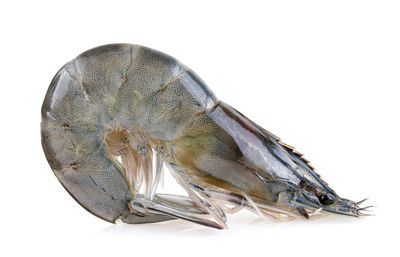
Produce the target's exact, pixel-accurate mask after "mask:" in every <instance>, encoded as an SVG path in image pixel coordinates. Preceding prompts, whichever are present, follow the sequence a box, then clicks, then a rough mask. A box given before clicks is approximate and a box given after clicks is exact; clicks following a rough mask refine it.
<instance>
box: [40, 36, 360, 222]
mask: <svg viewBox="0 0 400 257" xmlns="http://www.w3.org/2000/svg"><path fill="white" fill-rule="evenodd" d="M41 135H42V145H43V149H44V152H45V155H46V158H47V160H48V162H49V164H50V166H51V168H52V169H53V171H54V174H55V175H56V176H57V178H58V179H59V181H60V182H61V184H62V185H63V186H64V187H65V189H66V190H67V191H68V192H69V193H70V194H71V196H72V197H73V198H74V199H75V200H76V201H77V202H78V203H79V204H80V205H82V206H83V207H84V208H85V209H86V210H88V211H89V212H91V213H93V214H94V215H96V216H98V217H100V218H102V219H104V220H106V221H109V222H116V221H122V222H125V223H149V222H158V221H165V220H170V219H174V218H180V219H184V220H187V221H191V222H195V223H198V224H202V225H206V226H210V227H214V228H226V221H227V219H226V213H233V212H236V211H238V210H240V209H247V210H250V211H252V212H254V213H256V214H258V215H260V216H262V217H264V218H266V219H268V220H279V219H291V218H296V217H297V218H305V219H308V218H309V217H310V216H312V215H315V214H316V213H337V214H345V215H351V216H362V215H365V214H363V213H362V210H363V209H365V208H361V207H359V205H360V202H361V201H360V202H353V201H351V200H347V199H344V198H341V197H339V196H338V195H337V194H336V193H335V192H334V191H333V190H332V189H331V188H330V187H329V186H328V185H327V184H326V183H325V182H324V181H323V180H322V179H321V178H320V176H319V175H318V174H317V173H316V172H315V171H314V169H313V168H312V167H311V166H310V165H309V163H308V161H306V160H305V159H303V158H302V155H301V154H299V153H298V152H296V151H295V150H294V148H292V147H291V146H288V145H286V144H284V143H283V142H281V140H280V139H279V138H278V137H276V136H274V135H273V134H271V133H269V132H268V131H266V130H264V129H263V128H261V127H260V126H258V125H257V124H256V123H254V122H252V121H251V120H249V119H248V118H246V117H245V116H244V115H243V114H241V113H240V112H238V111H237V110H235V109H234V108H232V107H231V106H229V105H227V104H226V103H224V102H222V101H219V100H218V99H217V98H216V97H215V95H214V94H213V93H212V92H211V90H210V89H209V88H208V87H207V86H206V84H205V83H204V82H203V81H202V80H201V79H200V78H199V77H198V76H197V75H196V74H195V73H194V72H193V71H192V70H191V69H189V68H188V67H186V66H185V65H183V64H182V63H180V62H179V61H177V60H176V59H174V58H172V57H171V56H168V55H166V54H164V53H161V52H158V51H155V50H152V49H149V48H146V47H142V46H137V45H129V44H113V45H105V46H100V47H97V48H94V49H91V50H89V51H86V52H84V53H83V54H81V55H79V56H78V57H77V58H75V59H74V60H72V61H70V62H68V63H67V64H66V65H64V66H63V67H62V68H61V69H60V70H59V71H58V72H57V74H56V75H55V77H54V79H53V80H52V82H51V84H50V87H49V89H48V91H47V94H46V97H45V99H44V102H43V106H42V123H41ZM163 167H167V169H168V170H169V172H170V173H171V174H172V175H173V177H174V178H175V180H176V181H177V183H178V184H179V185H180V186H181V187H183V189H185V190H186V192H187V195H186V196H183V195H182V196H179V195H171V194H162V193H158V192H157V186H158V185H159V184H160V181H162V178H163V172H164V169H163Z"/></svg>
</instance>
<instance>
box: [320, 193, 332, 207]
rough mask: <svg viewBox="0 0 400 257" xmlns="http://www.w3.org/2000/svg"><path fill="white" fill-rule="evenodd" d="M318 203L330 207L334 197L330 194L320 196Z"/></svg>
mask: <svg viewBox="0 0 400 257" xmlns="http://www.w3.org/2000/svg"><path fill="white" fill-rule="evenodd" d="M319 201H320V203H322V204H323V205H331V204H333V203H334V202H335V197H334V196H333V195H331V194H326V195H322V196H320V197H319Z"/></svg>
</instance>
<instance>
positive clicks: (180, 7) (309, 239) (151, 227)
mask: <svg viewBox="0 0 400 257" xmlns="http://www.w3.org/2000/svg"><path fill="white" fill-rule="evenodd" d="M167 2H170V3H167ZM0 27H1V31H0V32H1V33H0V35H1V40H0V44H1V56H0V72H1V91H0V92H1V96H2V97H1V101H0V107H1V108H0V112H1V120H2V121H1V126H0V132H1V133H0V135H1V139H0V142H1V148H0V149H1V160H2V162H1V163H2V165H1V169H0V170H1V179H0V195H1V198H0V199H1V203H0V210H1V211H0V215H1V217H0V218H1V219H0V220H1V226H0V235H1V237H2V238H1V239H0V255H1V256H47V255H48V256H50V254H51V256H79V255H83V254H86V255H90V256H148V255H150V256H214V255H217V254H218V255H220V256H376V255H378V254H379V255H380V256H388V255H390V256H394V255H395V253H397V254H398V252H399V250H398V247H397V246H396V243H397V244H398V237H399V235H398V233H399V232H398V231H399V229H400V226H399V217H398V216H399V204H400V194H399V179H400V175H399V174H400V169H399V147H400V140H399V139H400V137H399V131H400V130H399V129H400V123H399V110H400V103H399V96H400V94H399V86H400V83H399V82H400V76H399V75H400V74H399V69H400V8H399V4H398V2H396V1H259V2H257V1H242V2H236V1H204V0H203V1H197V3H194V2H189V1H157V2H156V1H117V0H112V1H107V2H103V1H93V2H89V1H83V0H81V1H63V2H61V1H47V2H46V1H39V0H36V1H4V2H1V4H0ZM116 42H126V43H135V44H141V45H145V46H148V47H152V48H155V49H158V50H161V51H163V52H166V53H168V54H170V55H172V56H174V57H176V58H178V59H179V60H181V61H182V62H183V63H185V64H187V65H188V66H189V67H191V68H192V69H193V70H195V71H196V73H198V74H199V75H200V76H201V77H202V78H203V80H205V81H206V83H207V84H208V85H209V87H210V88H211V89H212V90H213V91H214V93H216V95H217V97H218V98H219V99H221V100H223V101H225V102H227V103H229V104H230V105H232V106H234V107H235V108H237V109H238V110H240V111H241V112H242V113H244V114H245V115H247V116H248V117H249V118H250V119H252V120H254V121H256V122H257V123H258V124H260V125H262V126H263V127H264V128H266V129H268V130H270V131H271V132H272V133H274V134H276V135H278V136H279V137H281V138H282V139H283V141H284V142H286V143H288V144H290V145H293V146H295V147H296V148H297V149H298V150H299V151H300V152H302V153H304V154H305V157H306V158H307V159H309V160H311V162H312V164H313V165H314V166H315V167H316V168H317V170H318V172H319V173H320V174H321V175H322V177H323V178H324V179H325V180H326V181H328V182H329V184H330V185H331V186H332V187H333V189H335V190H336V192H338V193H339V195H341V196H343V197H346V198H351V199H354V200H361V199H362V198H364V197H369V198H370V200H369V202H370V203H371V204H373V205H376V208H375V212H374V213H375V214H376V216H373V217H368V218H365V219H364V218H363V219H357V218H351V217H339V216H329V217H327V218H322V219H318V220H314V221H294V222H287V223H279V224H275V225H271V224H268V223H266V222H265V221H263V220H262V219H260V218H258V217H256V216H254V215H252V214H249V213H246V212H244V213H239V214H236V215H231V216H229V217H228V218H229V222H228V226H229V229H228V230H225V231H217V230H213V229H209V228H203V227H200V226H198V225H193V224H189V223H188V222H184V221H171V222H164V223H158V224H146V225H123V224H118V225H113V224H109V223H106V222H104V221H102V220H100V219H98V218H96V217H94V216H93V215H91V214H89V213H88V212H87V211H85V210H84V209H83V208H81V207H80V206H79V205H78V204H77V203H76V202H75V201H74V200H73V199H72V198H71V197H70V196H69V195H68V193H67V192H66V191H65V190H64V189H63V188H62V186H61V185H60V184H59V182H58V181H57V179H56V177H55V176H54V175H53V174H52V171H51V169H50V167H49V165H48V164H47V162H46V160H45V157H44V154H43V151H42V148H41V145H40V129H39V125H40V107H41V103H42V101H43V98H44V95H45V92H46V90H47V87H48V85H49V83H50V81H51V79H52V77H53V76H54V74H55V73H56V72H57V70H58V69H59V68H60V67H61V66H62V65H63V64H64V63H66V62H67V61H69V60H71V59H73V58H74V57H75V56H77V55H78V54H79V53H81V52H83V51H85V50H87V49H89V48H92V47H95V46H98V45H102V44H108V43H116ZM170 182H171V183H173V182H172V181H170ZM169 186H170V187H174V185H169ZM167 188H168V185H167Z"/></svg>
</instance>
